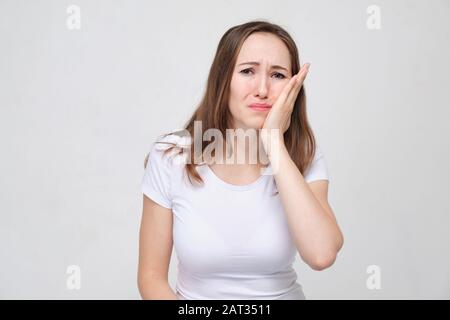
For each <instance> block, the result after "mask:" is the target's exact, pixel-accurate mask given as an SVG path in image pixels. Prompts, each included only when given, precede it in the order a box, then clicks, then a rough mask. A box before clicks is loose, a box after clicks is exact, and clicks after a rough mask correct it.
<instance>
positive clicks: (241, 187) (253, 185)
mask: <svg viewBox="0 0 450 320" xmlns="http://www.w3.org/2000/svg"><path fill="white" fill-rule="evenodd" d="M205 166H206V170H207V171H208V174H209V175H210V176H211V177H212V179H213V180H214V181H215V182H216V183H218V184H220V185H221V186H223V187H225V188H227V189H231V190H237V191H242V190H250V189H253V188H256V187H257V186H258V185H259V184H261V183H262V182H263V181H264V179H265V177H266V176H268V175H270V174H269V171H270V170H271V169H272V168H271V166H270V164H269V165H268V166H267V167H265V168H264V170H263V173H262V174H261V175H260V176H259V177H258V178H257V179H256V180H255V181H253V182H250V183H248V184H241V185H238V184H231V183H228V182H225V181H223V180H222V179H221V178H219V177H218V176H217V175H216V174H215V173H214V171H213V170H212V169H211V168H210V167H209V165H208V164H205Z"/></svg>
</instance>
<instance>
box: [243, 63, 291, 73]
mask: <svg viewBox="0 0 450 320" xmlns="http://www.w3.org/2000/svg"><path fill="white" fill-rule="evenodd" d="M243 64H251V65H254V66H259V62H256V61H249V62H243V63H240V64H238V66H240V65H243ZM272 69H283V70H286V71H288V69H287V68H285V67H282V66H279V65H273V66H272Z"/></svg>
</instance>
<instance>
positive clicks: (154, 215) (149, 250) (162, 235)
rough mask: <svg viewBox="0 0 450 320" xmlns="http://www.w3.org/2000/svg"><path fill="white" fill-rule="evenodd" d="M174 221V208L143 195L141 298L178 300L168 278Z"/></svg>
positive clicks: (139, 268)
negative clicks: (165, 206)
mask: <svg viewBox="0 0 450 320" xmlns="http://www.w3.org/2000/svg"><path fill="white" fill-rule="evenodd" d="M172 219H173V218H172V210H171V209H167V208H164V207H162V206H160V205H159V204H157V203H156V202H154V201H153V200H151V199H150V198H148V197H147V196H146V195H144V203H143V210H142V220H141V227H140V234H139V266H138V288H139V292H140V294H141V296H142V299H151V300H177V296H176V294H175V293H174V292H173V290H172V289H171V287H170V286H169V282H168V278H167V274H168V270H169V263H170V257H171V254H172V247H173V236H172V222H173V221H172Z"/></svg>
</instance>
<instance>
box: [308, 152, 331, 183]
mask: <svg viewBox="0 0 450 320" xmlns="http://www.w3.org/2000/svg"><path fill="white" fill-rule="evenodd" d="M303 177H304V179H305V181H306V182H308V183H309V182H312V181H315V180H330V172H329V170H328V166H327V163H326V161H325V155H324V153H323V152H322V150H321V148H320V147H319V146H318V145H316V152H315V155H314V159H313V162H312V163H311V166H310V167H309V169H308V170H307V171H306V172H305V173H304V175H303Z"/></svg>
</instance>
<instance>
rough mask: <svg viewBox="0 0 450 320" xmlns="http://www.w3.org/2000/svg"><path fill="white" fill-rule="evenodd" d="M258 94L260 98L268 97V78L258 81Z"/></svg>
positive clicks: (261, 77) (261, 78) (258, 79)
mask: <svg viewBox="0 0 450 320" xmlns="http://www.w3.org/2000/svg"><path fill="white" fill-rule="evenodd" d="M256 81H257V82H256V93H257V95H258V96H259V97H263V98H265V97H266V96H267V93H268V91H269V88H268V86H269V81H268V80H267V78H266V76H260V77H259V78H257V80H256Z"/></svg>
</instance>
